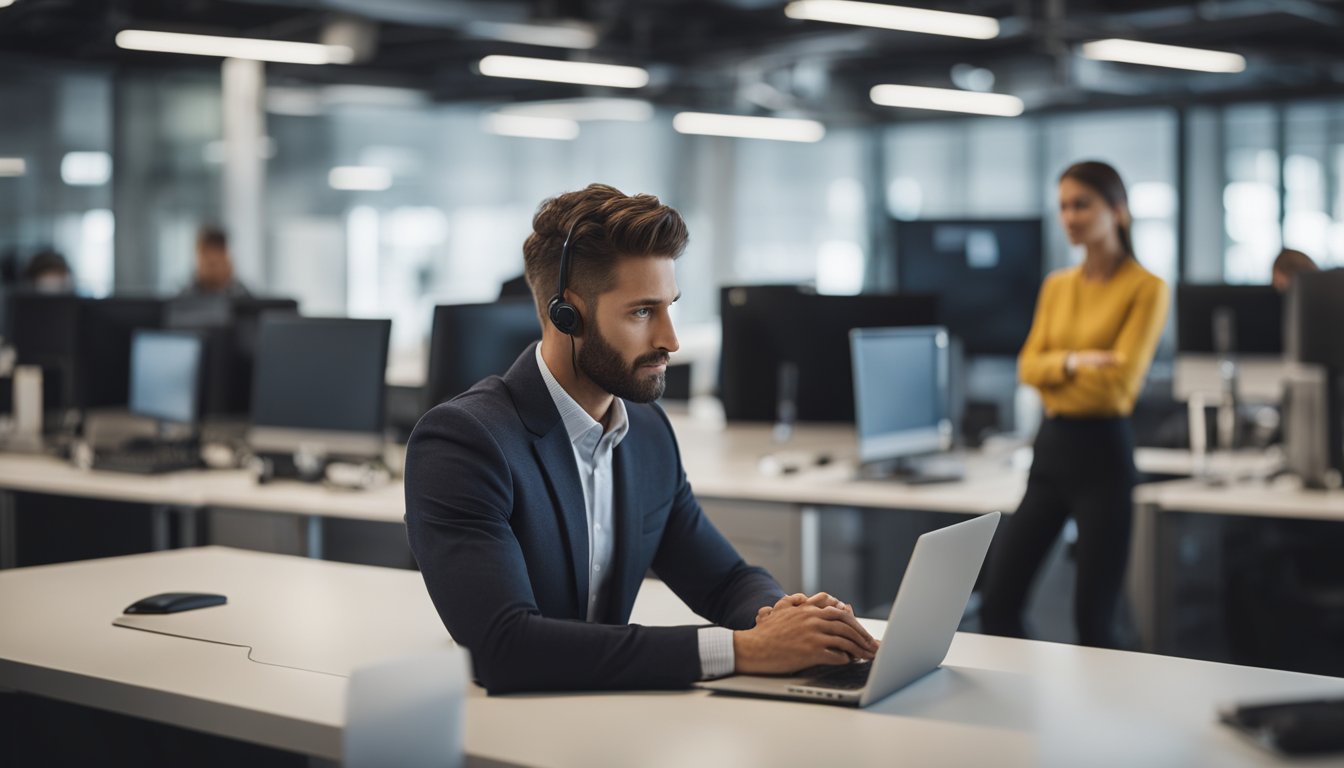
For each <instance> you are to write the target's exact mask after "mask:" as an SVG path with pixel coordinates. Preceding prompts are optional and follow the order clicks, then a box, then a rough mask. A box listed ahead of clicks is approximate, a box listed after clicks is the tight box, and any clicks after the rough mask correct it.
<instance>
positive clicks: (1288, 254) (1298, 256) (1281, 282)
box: [1270, 248, 1321, 293]
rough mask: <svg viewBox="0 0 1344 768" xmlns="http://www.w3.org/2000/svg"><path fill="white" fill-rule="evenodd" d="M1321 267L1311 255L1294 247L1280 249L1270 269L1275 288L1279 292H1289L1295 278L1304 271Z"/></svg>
mask: <svg viewBox="0 0 1344 768" xmlns="http://www.w3.org/2000/svg"><path fill="white" fill-rule="evenodd" d="M1319 271H1321V268H1320V267H1318V266H1316V262H1314V261H1312V260H1311V257H1310V256H1308V255H1307V254H1305V253H1303V252H1301V251H1295V250H1293V249H1292V248H1284V249H1283V250H1281V251H1279V255H1278V256H1276V257H1274V266H1273V268H1272V269H1271V271H1270V274H1271V278H1270V280H1271V282H1272V283H1273V285H1274V290H1276V291H1278V292H1279V293H1287V292H1288V289H1289V288H1290V287H1292V285H1293V278H1295V277H1297V276H1298V275H1300V274H1302V273H1303V272H1319Z"/></svg>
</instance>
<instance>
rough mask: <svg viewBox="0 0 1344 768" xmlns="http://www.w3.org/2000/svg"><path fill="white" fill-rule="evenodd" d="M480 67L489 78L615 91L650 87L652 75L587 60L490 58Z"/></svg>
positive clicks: (487, 57)
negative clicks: (601, 86) (608, 88)
mask: <svg viewBox="0 0 1344 768" xmlns="http://www.w3.org/2000/svg"><path fill="white" fill-rule="evenodd" d="M480 68H481V74H482V75H487V76H489V77H513V78H517V79H520V80H544V81H546V82H549V83H577V84H579V85H606V86H610V87H612V88H643V87H644V86H646V85H648V84H649V73H648V72H647V71H645V70H643V69H640V68H639V67H623V66H618V65H616V64H593V63H590V62H586V61H555V60H553V59H530V58H526V57H523V56H486V57H485V58H484V59H481V64H480Z"/></svg>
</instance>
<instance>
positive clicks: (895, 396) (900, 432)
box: [849, 326, 952, 464]
mask: <svg viewBox="0 0 1344 768" xmlns="http://www.w3.org/2000/svg"><path fill="white" fill-rule="evenodd" d="M849 339H850V351H851V355H852V357H853V360H854V413H855V419H854V424H855V426H856V427H857V432H858V437H859V461H860V462H861V463H863V464H874V463H882V462H893V461H897V460H900V459H905V458H908V457H911V456H920V455H924V454H929V453H937V452H939V451H945V450H947V449H948V448H951V447H952V419H951V414H950V399H951V398H950V387H951V373H950V369H951V360H950V355H949V348H950V346H951V343H950V341H949V339H948V332H947V329H946V328H943V327H941V326H923V327H915V328H855V329H854V330H852V331H850V336H849Z"/></svg>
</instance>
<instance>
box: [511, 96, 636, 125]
mask: <svg viewBox="0 0 1344 768" xmlns="http://www.w3.org/2000/svg"><path fill="white" fill-rule="evenodd" d="M495 114H499V115H525V116H528V117H552V118H561V119H565V120H577V121H579V122H584V121H589V120H612V121H618V122H629V123H641V122H645V121H648V120H651V119H653V105H652V104H650V103H649V102H647V101H643V100H640V99H557V100H555V101H534V102H530V103H525V104H510V105H509V106H507V107H500V108H499V109H497V110H495Z"/></svg>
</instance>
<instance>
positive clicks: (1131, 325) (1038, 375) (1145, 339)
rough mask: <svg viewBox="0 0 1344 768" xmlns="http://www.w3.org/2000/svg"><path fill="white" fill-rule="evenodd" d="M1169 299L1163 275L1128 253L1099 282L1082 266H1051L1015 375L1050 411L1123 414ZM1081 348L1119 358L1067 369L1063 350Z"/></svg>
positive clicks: (1148, 358)
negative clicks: (1106, 365) (1055, 268)
mask: <svg viewBox="0 0 1344 768" xmlns="http://www.w3.org/2000/svg"><path fill="white" fill-rule="evenodd" d="M1170 301H1171V298H1170V294H1169V292H1168V291H1167V287H1166V285H1165V284H1164V283H1163V282H1162V280H1161V279H1160V278H1158V277H1157V276H1156V275H1154V274H1152V273H1151V272H1149V271H1147V270H1146V269H1144V268H1143V267H1142V266H1140V265H1139V263H1138V262H1137V261H1135V260H1134V259H1126V260H1125V261H1124V263H1122V264H1121V265H1120V267H1119V268H1118V269H1117V270H1116V272H1115V274H1114V275H1112V276H1111V278H1110V279H1109V280H1107V281H1105V282H1094V281H1091V280H1084V279H1083V271H1082V268H1081V267H1072V268H1069V269H1061V270H1058V271H1056V272H1053V273H1051V274H1050V276H1049V277H1047V278H1046V279H1045V285H1043V286H1041V295H1040V298H1039V299H1037V301H1036V317H1035V319H1034V320H1033V321H1032V323H1031V333H1030V334H1028V335H1027V342H1026V344H1024V345H1023V346H1022V352H1021V354H1019V355H1018V358H1017V375H1018V377H1019V378H1020V379H1021V380H1022V383H1023V384H1029V385H1031V386H1033V387H1035V388H1036V389H1038V390H1040V393H1041V401H1042V402H1043V404H1044V405H1045V412H1046V413H1047V414H1048V415H1050V416H1075V417H1095V416H1128V415H1129V414H1130V413H1131V412H1132V411H1133V410H1134V401H1135V400H1136V399H1137V398H1138V396H1139V390H1140V389H1142V388H1143V378H1144V375H1145V374H1146V373H1147V372H1148V366H1149V364H1150V363H1151V362H1152V360H1153V352H1154V350H1156V349H1157V341H1158V338H1159V337H1160V336H1161V335H1162V326H1163V325H1164V324H1165V323H1166V321H1167V305H1168V304H1169V303H1170ZM1084 349H1100V350H1110V351H1112V352H1114V353H1115V355H1116V358H1117V361H1118V365H1115V366H1114V367H1110V368H1078V369H1077V370H1075V371H1074V372H1073V373H1072V374H1070V373H1067V372H1066V371H1065V370H1064V358H1065V356H1066V355H1068V353H1069V352H1071V351H1079V350H1084Z"/></svg>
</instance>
